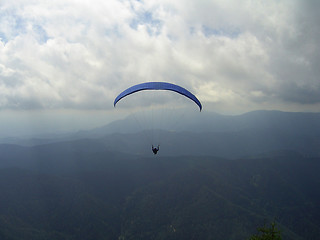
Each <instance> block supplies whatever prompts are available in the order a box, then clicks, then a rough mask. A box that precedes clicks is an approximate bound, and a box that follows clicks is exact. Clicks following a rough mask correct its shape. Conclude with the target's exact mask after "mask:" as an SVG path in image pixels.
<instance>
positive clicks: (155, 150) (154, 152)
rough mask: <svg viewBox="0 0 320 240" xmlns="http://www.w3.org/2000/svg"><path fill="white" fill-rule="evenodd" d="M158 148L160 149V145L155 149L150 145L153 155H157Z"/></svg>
mask: <svg viewBox="0 0 320 240" xmlns="http://www.w3.org/2000/svg"><path fill="white" fill-rule="evenodd" d="M159 147H160V145H158V147H156V148H155V147H153V145H152V148H151V149H152V152H153V154H157V153H158V151H159V150H160V149H159Z"/></svg>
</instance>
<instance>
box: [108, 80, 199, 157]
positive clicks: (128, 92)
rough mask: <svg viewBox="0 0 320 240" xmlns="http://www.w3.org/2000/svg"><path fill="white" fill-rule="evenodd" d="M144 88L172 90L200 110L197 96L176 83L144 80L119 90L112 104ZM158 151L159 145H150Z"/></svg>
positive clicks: (114, 104)
mask: <svg viewBox="0 0 320 240" xmlns="http://www.w3.org/2000/svg"><path fill="white" fill-rule="evenodd" d="M144 90H168V91H173V92H176V93H178V94H181V95H183V96H185V97H187V98H189V99H190V100H192V101H193V102H194V103H195V104H196V105H197V106H198V107H199V109H200V112H201V110H202V104H201V102H200V101H199V100H198V98H197V97H196V96H195V95H193V94H192V93H191V92H190V91H188V90H187V89H185V88H183V87H180V86H178V85H175V84H173V83H168V82H145V83H140V84H137V85H134V86H132V87H129V88H128V89H126V90H124V91H123V92H121V93H120V94H119V95H118V96H117V97H116V98H115V100H114V102H113V106H114V107H115V106H116V104H117V103H118V102H119V101H120V100H121V99H123V98H125V97H127V96H128V95H131V94H133V93H136V92H139V91H144ZM158 151H159V145H158V147H156V148H155V147H153V145H152V152H153V153H154V154H155V155H156V154H157V153H158Z"/></svg>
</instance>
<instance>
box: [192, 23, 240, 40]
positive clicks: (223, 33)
mask: <svg viewBox="0 0 320 240" xmlns="http://www.w3.org/2000/svg"><path fill="white" fill-rule="evenodd" d="M201 30H202V32H203V34H204V35H205V36H206V37H211V36H218V37H229V38H237V37H238V36H239V35H240V34H241V31H240V30H239V29H233V28H210V27H208V26H206V25H202V29H201ZM192 31H194V29H191V30H190V32H191V33H192Z"/></svg>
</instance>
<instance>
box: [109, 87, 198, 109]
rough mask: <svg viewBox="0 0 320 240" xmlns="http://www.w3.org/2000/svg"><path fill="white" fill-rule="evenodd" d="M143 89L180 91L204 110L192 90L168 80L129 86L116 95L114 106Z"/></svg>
mask: <svg viewBox="0 0 320 240" xmlns="http://www.w3.org/2000/svg"><path fill="white" fill-rule="evenodd" d="M143 90H169V91H173V92H176V93H179V94H181V95H183V96H185V97H187V98H189V99H191V100H192V101H194V102H195V103H196V104H197V105H198V107H199V108H200V111H201V110H202V105H201V103H200V101H199V100H198V98H197V97H196V96H195V95H193V94H192V93H191V92H189V91H188V90H187V89H185V88H183V87H180V86H178V85H175V84H173V83H168V82H145V83H140V84H137V85H134V86H132V87H129V88H128V89H126V90H124V91H123V92H122V93H120V94H119V95H118V96H117V97H116V99H115V100H114V103H113V106H114V107H115V106H116V104H117V102H119V101H120V100H121V99H122V98H124V97H126V96H128V95H130V94H133V93H135V92H139V91H143Z"/></svg>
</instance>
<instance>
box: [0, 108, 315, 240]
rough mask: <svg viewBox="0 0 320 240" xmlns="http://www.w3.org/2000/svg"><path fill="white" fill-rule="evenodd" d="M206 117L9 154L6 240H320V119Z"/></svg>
mask: <svg viewBox="0 0 320 240" xmlns="http://www.w3.org/2000/svg"><path fill="white" fill-rule="evenodd" d="M204 113H205V112H204ZM201 114H202V113H199V114H190V115H188V117H186V116H187V115H183V116H184V117H183V119H185V121H183V122H184V124H179V125H178V126H176V127H175V128H171V129H168V128H167V129H165V128H163V129H158V128H154V129H150V128H149V129H148V128H147V129H142V130H138V129H137V125H136V126H135V127H136V128H134V126H133V122H134V121H136V122H138V124H139V121H140V119H139V117H138V116H129V117H128V118H127V119H123V120H121V121H116V122H113V123H111V124H109V125H106V126H103V127H101V128H97V129H92V130H89V131H82V132H78V133H70V134H66V135H60V136H58V137H57V136H54V137H49V138H36V139H35V138H34V139H11V140H10V141H9V142H6V143H2V144H0V192H1V194H0V239H8V240H16V239H26V240H28V239H32V240H34V239H49V240H51V239H52V240H53V239H63V240H64V239H66V240H67V239H68V240H73V239H88V240H90V239H217V240H219V239H221V240H224V239H230V240H240V239H248V238H249V236H250V235H252V234H254V233H256V228H257V227H259V226H263V225H264V224H266V223H268V222H271V221H275V222H276V223H277V226H278V227H279V229H280V230H281V233H282V236H283V239H285V240H286V239H296V240H307V239H317V237H318V236H319V234H320V211H319V207H318V203H319V202H320V192H319V190H318V189H320V177H319V170H320V156H319V143H320V135H319V131H320V127H319V120H320V115H319V114H317V113H285V112H276V111H256V112H251V113H247V114H244V115H240V116H222V115H218V114H214V113H205V114H203V116H202V115H201ZM199 115H200V116H201V117H199ZM156 119H159V118H156ZM167 120H170V119H169V118H168V119H167ZM130 124H131V125H132V126H133V128H132V129H129V126H131V125H130ZM116 126H118V128H119V129H122V130H121V131H118V130H117V127H116ZM171 126H172V125H171ZM125 127H128V129H126V130H125ZM156 137H157V139H158V140H161V141H163V142H161V145H160V152H159V153H158V155H153V154H152V152H151V149H150V145H151V144H152V142H150V140H154V139H156ZM154 144H157V143H154Z"/></svg>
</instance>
